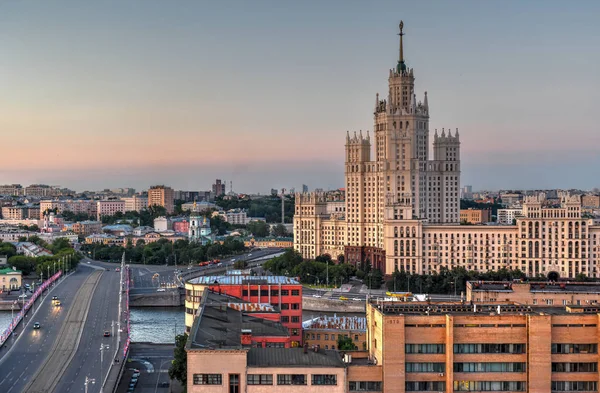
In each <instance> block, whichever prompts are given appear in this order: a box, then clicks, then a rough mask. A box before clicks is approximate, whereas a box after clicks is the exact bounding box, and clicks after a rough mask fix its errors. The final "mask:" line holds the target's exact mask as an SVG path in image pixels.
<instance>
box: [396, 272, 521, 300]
mask: <svg viewBox="0 0 600 393" xmlns="http://www.w3.org/2000/svg"><path fill="white" fill-rule="evenodd" d="M526 278H527V276H526V275H525V273H523V272H522V271H521V270H509V269H504V268H503V269H500V270H495V271H487V272H477V271H473V270H467V269H465V268H464V267H454V268H452V269H447V268H445V267H442V268H441V270H440V272H439V273H438V272H433V273H432V274H410V273H407V272H406V271H404V270H401V271H396V272H394V273H393V274H392V277H391V279H390V280H388V281H386V287H387V289H388V290H390V291H398V292H413V293H430V294H454V293H455V291H456V294H457V295H460V293H461V292H466V287H467V281H478V280H483V281H512V280H514V279H526ZM455 287H456V289H455Z"/></svg>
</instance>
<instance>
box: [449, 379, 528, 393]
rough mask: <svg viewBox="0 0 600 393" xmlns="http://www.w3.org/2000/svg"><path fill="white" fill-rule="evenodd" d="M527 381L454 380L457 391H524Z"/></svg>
mask: <svg viewBox="0 0 600 393" xmlns="http://www.w3.org/2000/svg"><path fill="white" fill-rule="evenodd" d="M525 386H526V383H525V382H521V381H454V391H457V392H471V391H484V392H506V391H513V392H524V391H525V390H526V389H525Z"/></svg>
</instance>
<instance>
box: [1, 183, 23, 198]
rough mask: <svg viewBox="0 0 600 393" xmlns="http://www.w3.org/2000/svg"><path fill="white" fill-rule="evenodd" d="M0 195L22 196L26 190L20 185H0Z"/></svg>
mask: <svg viewBox="0 0 600 393" xmlns="http://www.w3.org/2000/svg"><path fill="white" fill-rule="evenodd" d="M0 195H8V196H22V195H25V189H24V188H23V186H22V185H20V184H0Z"/></svg>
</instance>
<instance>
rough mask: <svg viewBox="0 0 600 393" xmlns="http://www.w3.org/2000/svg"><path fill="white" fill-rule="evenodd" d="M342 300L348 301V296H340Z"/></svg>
mask: <svg viewBox="0 0 600 393" xmlns="http://www.w3.org/2000/svg"><path fill="white" fill-rule="evenodd" d="M340 300H348V298H347V297H346V296H340Z"/></svg>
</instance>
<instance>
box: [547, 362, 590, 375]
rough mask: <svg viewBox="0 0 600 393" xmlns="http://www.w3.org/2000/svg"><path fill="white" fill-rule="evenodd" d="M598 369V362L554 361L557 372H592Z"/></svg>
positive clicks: (553, 366)
mask: <svg viewBox="0 0 600 393" xmlns="http://www.w3.org/2000/svg"><path fill="white" fill-rule="evenodd" d="M597 371H598V363H552V372H555V373H590V372H597Z"/></svg>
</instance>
